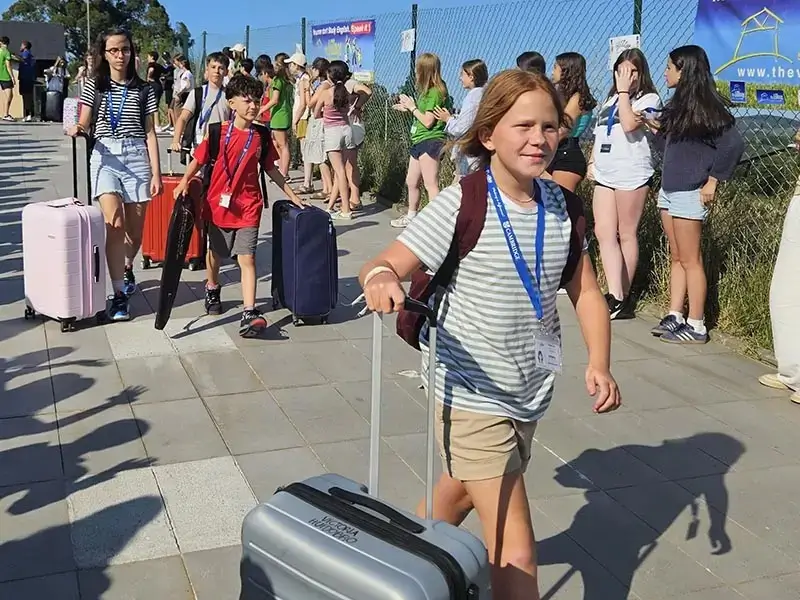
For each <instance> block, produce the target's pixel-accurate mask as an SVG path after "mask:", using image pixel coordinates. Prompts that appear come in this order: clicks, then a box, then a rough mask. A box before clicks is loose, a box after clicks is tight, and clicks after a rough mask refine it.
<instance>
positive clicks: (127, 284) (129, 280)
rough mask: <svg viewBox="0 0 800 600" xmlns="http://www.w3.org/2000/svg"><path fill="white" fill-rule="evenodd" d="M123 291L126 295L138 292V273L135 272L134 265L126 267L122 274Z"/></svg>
mask: <svg viewBox="0 0 800 600" xmlns="http://www.w3.org/2000/svg"><path fill="white" fill-rule="evenodd" d="M122 291H123V292H125V295H126V296H132V295H133V294H135V293H136V275H134V274H133V267H125V272H124V273H123V274H122Z"/></svg>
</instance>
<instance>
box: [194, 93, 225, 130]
mask: <svg viewBox="0 0 800 600" xmlns="http://www.w3.org/2000/svg"><path fill="white" fill-rule="evenodd" d="M204 87H205V89H204V90H203V101H202V102H201V103H200V108H199V110H200V111H201V112H200V118H199V119H198V120H197V128H198V129H203V125H204V124H205V123H207V122H208V120H209V119H210V118H211V111H213V110H214V107H215V106H216V105H217V104H218V103H219V100H220V98H222V90H221V89H219V90H217V97H216V98H215V99H214V102H212V103H211V106H209V107H208V110H207V111H205V112H202V110H203V107H204V106H205V105H206V100H207V99H208V90H209V88H208V84H206V85H205V86H204Z"/></svg>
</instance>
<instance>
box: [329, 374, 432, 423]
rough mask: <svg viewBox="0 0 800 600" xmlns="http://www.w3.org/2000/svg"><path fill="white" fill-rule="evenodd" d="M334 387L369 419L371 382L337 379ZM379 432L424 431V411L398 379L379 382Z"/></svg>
mask: <svg viewBox="0 0 800 600" xmlns="http://www.w3.org/2000/svg"><path fill="white" fill-rule="evenodd" d="M334 389H335V390H336V391H337V392H339V394H341V395H342V397H343V398H344V399H345V400H347V402H348V403H349V404H350V406H352V407H353V408H354V409H355V410H356V412H357V413H358V414H360V415H361V416H362V417H363V418H364V420H366V421H367V422H368V423H369V422H370V419H371V410H370V408H371V395H372V394H371V384H370V382H369V381H360V382H355V383H337V384H336V385H334ZM381 391H382V403H381V434H382V435H384V436H391V435H403V434H406V433H420V432H424V431H425V428H426V422H425V416H426V414H427V411H426V410H425V409H424V408H423V407H422V406H420V405H419V404H418V403H417V402H416V401H415V400H414V399H413V398H412V397H411V396H409V395H408V393H407V392H406V391H405V390H404V389H403V388H402V387H400V386H399V385H398V384H397V382H395V381H392V380H384V381H383V382H382V390H381Z"/></svg>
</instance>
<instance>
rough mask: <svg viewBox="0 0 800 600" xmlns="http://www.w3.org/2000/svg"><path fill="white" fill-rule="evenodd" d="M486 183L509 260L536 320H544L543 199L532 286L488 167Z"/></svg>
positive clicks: (537, 216) (538, 224)
mask: <svg viewBox="0 0 800 600" xmlns="http://www.w3.org/2000/svg"><path fill="white" fill-rule="evenodd" d="M486 183H487V184H488V188H489V196H491V198H492V202H493V203H494V210H495V212H496V213H497V218H498V220H499V221H500V227H501V228H502V230H503V234H504V235H505V236H506V244H508V252H509V254H511V260H513V261H514V266H515V267H516V269H517V274H518V275H519V278H520V281H522V285H523V287H524V288H525V291H526V292H528V296H529V297H530V299H531V304H533V309H534V310H535V311H536V318H537V319H539V320H540V321H541V320H542V319H543V318H544V310H543V309H542V299H541V283H542V252H544V217H545V208H544V197H543V196H542V198H541V199H540V202H539V203H538V204H539V206H538V207H537V208H536V247H535V251H536V268H535V276H536V285H535V286H534V285H533V281H532V279H531V271H530V269H529V268H528V263H527V262H526V261H525V257H523V256H522V249H521V248H520V247H519V242H518V241H517V236H516V234H515V233H514V228H513V227H512V226H511V220H510V219H509V218H508V212H507V211H506V206H505V204H503V199H502V198H501V197H500V190H499V189H498V188H497V184H496V183H495V182H494V177H492V171H491V169H490V168H489V167H486ZM537 185H538V184H537Z"/></svg>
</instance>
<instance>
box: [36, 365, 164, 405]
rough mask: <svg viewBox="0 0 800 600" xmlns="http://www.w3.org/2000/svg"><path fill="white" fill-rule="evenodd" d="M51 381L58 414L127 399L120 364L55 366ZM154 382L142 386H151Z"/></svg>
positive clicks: (51, 371) (144, 383)
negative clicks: (118, 365)
mask: <svg viewBox="0 0 800 600" xmlns="http://www.w3.org/2000/svg"><path fill="white" fill-rule="evenodd" d="M50 373H51V378H50V381H51V383H52V387H53V392H54V395H55V404H56V412H61V411H64V412H75V411H82V410H87V409H89V410H91V409H97V408H99V407H102V406H106V405H107V404H109V403H116V402H117V401H118V400H119V399H120V398H127V393H126V391H125V386H124V385H123V384H122V379H120V376H119V370H118V369H117V365H116V364H113V363H112V364H110V365H102V366H95V365H85V364H75V363H74V364H63V363H62V364H53V365H52V366H51V370H50ZM149 384H151V383H150V382H142V383H141V384H140V385H142V386H144V387H147V386H148V385H149Z"/></svg>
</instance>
